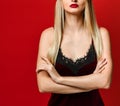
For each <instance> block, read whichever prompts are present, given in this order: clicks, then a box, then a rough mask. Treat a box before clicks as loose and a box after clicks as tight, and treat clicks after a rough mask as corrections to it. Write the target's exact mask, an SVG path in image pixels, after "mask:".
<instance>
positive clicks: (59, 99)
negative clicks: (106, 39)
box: [48, 41, 104, 106]
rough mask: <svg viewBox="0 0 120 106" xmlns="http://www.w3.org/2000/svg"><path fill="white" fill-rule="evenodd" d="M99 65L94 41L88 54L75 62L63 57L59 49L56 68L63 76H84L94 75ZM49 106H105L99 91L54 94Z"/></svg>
mask: <svg viewBox="0 0 120 106" xmlns="http://www.w3.org/2000/svg"><path fill="white" fill-rule="evenodd" d="M96 65H97V56H96V52H95V48H94V43H93V41H92V43H91V45H90V48H89V50H88V52H87V54H86V55H85V56H84V57H82V58H79V59H77V60H76V61H75V62H74V61H73V60H72V59H70V58H67V57H66V56H64V55H63V53H62V50H61V49H59V52H58V55H57V59H56V64H55V68H56V70H57V71H58V73H59V74H60V75H61V76H83V75H88V74H91V73H93V71H94V70H95V67H96ZM48 106H104V103H103V101H102V99H101V96H100V93H99V90H98V89H96V90H92V91H89V92H83V93H73V94H56V93H52V94H51V98H50V100H49V102H48Z"/></svg>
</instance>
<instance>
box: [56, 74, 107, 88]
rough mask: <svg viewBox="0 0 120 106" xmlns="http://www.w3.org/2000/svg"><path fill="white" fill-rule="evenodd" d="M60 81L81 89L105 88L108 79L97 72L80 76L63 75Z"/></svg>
mask: <svg viewBox="0 0 120 106" xmlns="http://www.w3.org/2000/svg"><path fill="white" fill-rule="evenodd" d="M58 83H59V84H64V85H69V86H73V87H78V88H81V89H98V88H104V86H105V83H106V81H105V80H104V75H102V74H100V73H97V74H90V75H85V76H78V77H61V78H60V80H59V81H58Z"/></svg>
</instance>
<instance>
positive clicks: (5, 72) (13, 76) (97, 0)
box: [0, 0, 120, 106]
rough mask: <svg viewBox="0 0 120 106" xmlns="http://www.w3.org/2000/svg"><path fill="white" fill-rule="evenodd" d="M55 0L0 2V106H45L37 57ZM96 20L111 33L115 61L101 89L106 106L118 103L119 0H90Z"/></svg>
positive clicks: (47, 97) (50, 22) (119, 78)
mask: <svg viewBox="0 0 120 106" xmlns="http://www.w3.org/2000/svg"><path fill="white" fill-rule="evenodd" d="M55 1H56V0H43V1H41V0H1V1H0V26H1V27H0V106H46V105H47V101H48V99H49V97H50V94H47V93H45V94H41V93H39V91H38V88H37V82H36V73H35V66H36V59H37V52H38V43H39V37H40V34H41V32H42V30H43V29H45V28H47V27H49V26H53V22H54V21H53V19H54V4H55ZM93 4H94V8H95V12H96V16H97V20H98V23H99V25H100V26H104V27H106V28H107V29H108V30H109V32H110V36H111V43H112V54H113V61H114V70H113V81H112V86H111V88H110V89H109V90H101V94H102V97H103V99H104V102H105V104H106V105H105V106H120V100H119V98H120V84H119V81H120V77H119V76H120V64H119V59H120V55H119V50H120V46H119V41H120V37H119V36H120V35H119V33H120V32H119V31H120V21H119V19H120V14H119V11H120V10H119V9H120V5H119V4H120V1H119V0H115V1H114V0H111V1H110V0H93Z"/></svg>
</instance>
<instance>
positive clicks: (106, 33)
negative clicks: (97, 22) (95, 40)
mask: <svg viewBox="0 0 120 106" xmlns="http://www.w3.org/2000/svg"><path fill="white" fill-rule="evenodd" d="M100 33H101V37H102V39H103V41H106V40H109V39H110V35H109V31H108V30H107V29H106V28H105V27H100Z"/></svg>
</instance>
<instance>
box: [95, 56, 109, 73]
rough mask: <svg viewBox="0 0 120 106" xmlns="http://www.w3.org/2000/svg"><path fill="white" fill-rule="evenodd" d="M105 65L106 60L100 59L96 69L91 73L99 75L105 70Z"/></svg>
mask: <svg viewBox="0 0 120 106" xmlns="http://www.w3.org/2000/svg"><path fill="white" fill-rule="evenodd" d="M106 64H107V61H106V59H105V58H101V59H100V60H99V61H98V63H97V66H96V69H95V71H94V72H93V73H101V72H102V71H103V70H104V69H105V66H106Z"/></svg>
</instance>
